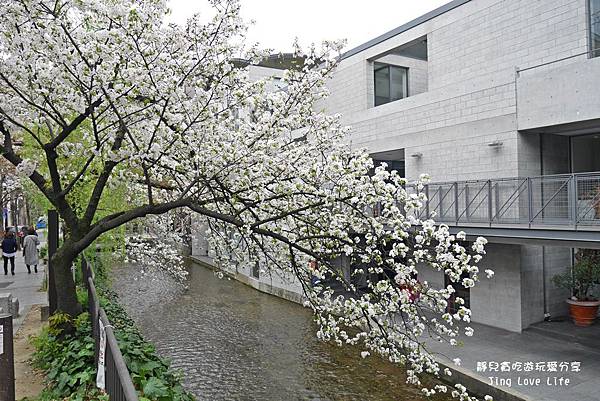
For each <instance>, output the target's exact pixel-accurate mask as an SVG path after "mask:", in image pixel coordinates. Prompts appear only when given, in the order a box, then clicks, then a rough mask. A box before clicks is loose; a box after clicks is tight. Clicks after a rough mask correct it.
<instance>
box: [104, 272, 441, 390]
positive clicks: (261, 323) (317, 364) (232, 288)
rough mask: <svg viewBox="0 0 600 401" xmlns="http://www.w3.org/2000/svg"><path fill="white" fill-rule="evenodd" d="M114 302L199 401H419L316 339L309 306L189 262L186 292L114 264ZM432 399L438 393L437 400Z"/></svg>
mask: <svg viewBox="0 0 600 401" xmlns="http://www.w3.org/2000/svg"><path fill="white" fill-rule="evenodd" d="M114 276H115V279H114V283H113V287H114V289H115V290H116V291H117V293H118V294H119V295H120V297H121V301H122V302H123V304H124V305H125V307H126V308H127V310H128V311H129V312H130V314H131V315H132V317H133V318H134V319H135V320H136V322H137V323H138V324H139V326H140V328H141V330H142V332H143V334H144V335H145V337H146V338H147V339H148V340H150V341H152V342H153V343H154V344H155V345H156V347H157V349H158V351H159V353H160V354H161V355H162V356H164V357H167V358H168V359H170V360H171V361H172V366H173V367H175V368H177V369H180V370H181V371H182V372H183V374H184V385H185V387H186V388H187V389H188V390H189V391H191V392H192V393H193V394H194V395H195V396H196V397H197V399H198V400H208V401H213V400H214V401H217V400H240V401H245V400H248V401H250V400H257V401H271V400H272V401H296V400H298V401H300V400H302V401H308V400H311V401H392V400H394V401H399V400H400V401H409V400H410V401H418V400H422V399H423V400H424V399H426V398H425V397H423V396H421V394H420V392H419V391H418V389H416V388H414V387H412V386H408V385H406V384H405V383H404V381H405V375H404V374H403V372H402V370H401V369H400V368H399V367H397V366H394V365H392V364H390V363H387V362H386V361H383V360H381V359H378V358H373V357H371V358H365V359H363V358H361V356H360V350H359V349H357V348H353V347H336V346H334V345H331V344H327V343H323V342H321V341H318V340H317V339H316V336H315V333H316V325H315V324H314V323H313V321H312V318H311V313H310V311H309V310H308V309H306V308H304V307H302V306H300V305H297V304H294V303H291V302H288V301H285V300H281V299H279V298H276V297H273V296H270V295H267V294H263V293H260V292H258V291H256V290H254V289H252V288H250V287H247V286H245V285H244V284H241V283H239V282H237V281H235V280H228V279H226V278H225V279H219V278H218V277H216V276H215V275H214V273H213V272H212V271H210V270H207V269H205V268H203V267H197V266H195V267H192V268H190V276H189V283H188V286H189V287H188V289H187V290H184V289H182V288H181V287H180V286H178V285H177V284H175V283H174V282H173V281H172V280H171V279H170V278H169V277H167V276H163V277H161V276H157V277H154V278H149V277H148V276H144V275H142V274H141V273H140V271H139V269H136V268H133V267H122V268H119V269H116V271H115V275H114ZM436 399H438V400H439V398H437V397H436Z"/></svg>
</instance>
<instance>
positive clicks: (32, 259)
mask: <svg viewBox="0 0 600 401" xmlns="http://www.w3.org/2000/svg"><path fill="white" fill-rule="evenodd" d="M39 244H40V240H39V238H38V236H37V233H36V232H35V228H33V227H29V229H28V234H27V236H26V237H25V239H23V256H24V258H25V265H26V266H27V273H29V274H31V266H33V268H34V269H35V272H36V273H37V272H38V270H37V265H38V263H39V257H38V245H39Z"/></svg>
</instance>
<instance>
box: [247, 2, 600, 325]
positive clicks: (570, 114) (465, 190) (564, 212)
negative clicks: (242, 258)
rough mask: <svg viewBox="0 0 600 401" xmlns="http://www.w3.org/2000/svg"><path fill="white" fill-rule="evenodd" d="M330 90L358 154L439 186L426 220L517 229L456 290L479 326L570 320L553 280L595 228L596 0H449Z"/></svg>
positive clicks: (346, 67)
mask: <svg viewBox="0 0 600 401" xmlns="http://www.w3.org/2000/svg"><path fill="white" fill-rule="evenodd" d="M328 86H329V89H330V92H331V95H330V97H329V98H328V99H326V100H325V101H323V102H322V103H321V104H319V105H318V107H319V108H321V109H324V110H325V111H326V112H328V113H339V114H340V115H341V116H342V120H343V122H344V123H345V124H346V125H349V126H351V132H350V135H349V138H348V140H349V141H350V142H351V144H352V146H354V147H364V148H366V149H367V150H368V151H369V153H370V154H371V155H372V157H373V159H374V160H375V161H385V162H386V163H388V165H390V166H391V167H392V168H394V169H397V170H399V171H400V172H403V173H404V174H405V176H406V177H407V178H408V179H409V180H413V179H416V178H418V177H419V176H420V174H422V173H427V174H428V175H429V176H430V177H431V180H432V181H433V182H434V183H444V184H437V185H432V186H431V189H430V190H431V193H429V194H428V195H429V197H430V205H428V213H431V214H432V215H433V216H434V218H435V217H436V216H437V217H438V220H440V221H448V222H452V223H453V225H454V226H456V227H457V229H458V228H460V227H462V226H463V225H464V226H466V227H469V229H471V231H472V233H473V234H475V233H478V232H479V231H477V228H478V227H479V228H480V229H481V228H484V227H487V228H490V227H500V224H497V223H504V224H503V225H502V226H501V227H500V228H503V229H506V228H507V227H508V228H511V229H512V231H510V230H509V231H510V232H509V231H503V234H502V235H499V234H498V235H497V238H496V237H494V236H495V234H494V233H492V237H493V238H492V240H490V244H489V245H488V248H487V252H488V254H487V256H486V258H485V259H484V262H485V263H484V264H485V266H486V268H487V267H489V268H492V269H493V270H495V272H496V275H495V278H494V279H493V280H489V281H488V280H483V281H482V282H481V283H480V284H479V285H478V286H477V287H476V288H474V289H471V291H470V292H469V291H467V292H466V293H465V294H464V295H465V296H466V297H468V301H469V303H470V307H471V309H472V312H473V320H474V321H476V322H480V323H484V324H488V325H491V326H495V327H500V328H503V329H507V330H511V331H517V332H520V331H521V330H523V329H525V328H527V327H528V326H530V325H531V324H534V323H536V322H539V321H542V320H544V318H545V317H546V318H547V317H549V316H550V317H553V316H560V315H565V314H566V312H567V309H566V304H565V302H564V300H565V298H567V296H568V295H569V294H567V293H565V292H564V291H563V290H559V289H557V288H555V286H554V285H553V284H552V282H551V277H552V276H553V275H555V274H556V273H559V272H563V271H564V270H565V269H567V268H568V267H569V266H570V265H571V263H572V260H573V252H574V248H577V247H578V246H582V244H583V243H585V244H588V245H589V244H592V245H593V244H594V243H595V242H596V240H597V237H596V234H597V232H596V229H597V228H599V227H600V225H598V226H596V225H595V224H596V223H599V222H600V220H598V219H600V216H598V215H597V214H596V208H595V205H596V204H597V203H594V202H596V200H600V197H599V198H598V199H597V195H600V178H599V177H597V176H596V175H595V174H593V173H594V172H598V171H600V0H454V1H452V2H450V3H448V4H446V5H445V6H442V7H440V8H438V9H436V10H434V11H432V12H430V13H428V14H426V15H424V16H422V17H420V18H417V19H416V20H414V21H411V22H409V23H407V24H405V25H403V26H400V27H398V28H396V29H394V30H392V31H390V32H387V33H385V34H383V35H381V36H379V37H377V38H374V39H373V40H371V41H369V42H367V43H365V44H363V45H361V46H358V47H357V48H355V49H352V50H350V51H348V52H347V53H345V54H344V55H343V56H342V59H341V60H340V63H339V66H338V67H337V69H336V72H335V74H334V76H333V77H332V79H331V80H330V82H329V83H328ZM584 173H585V174H584ZM587 173H591V174H587ZM550 175H551V176H552V177H548V176H550ZM509 177H515V178H513V179H511V180H507V179H506V180H505V178H509ZM542 177H544V178H542ZM577 185H579V187H578V186H577ZM596 190H597V191H596ZM469 194H470V195H469ZM598 209H600V208H598ZM584 221H585V222H586V224H585V226H584V227H582V224H581V223H582V222H584ZM463 223H464V224H463ZM524 223H526V224H524ZM550 223H555V224H554V228H556V230H555V231H548V230H549V227H550V225H551V224H550ZM578 224H579V225H578ZM538 226H543V228H544V229H543V230H541V231H543V233H541V231H539V232H538V231H535V232H536V235H537V234H539V235H541V237H535V236H534V235H533V232H534V231H532V229H535V228H539V227H538ZM498 232H499V231H498ZM468 233H469V232H468ZM511 233H512V234H511ZM540 233H541V234H540ZM556 233H558V234H556ZM581 233H584V234H585V235H584V237H585V238H587V242H582V241H578V239H581V238H583V237H581V235H583V234H581ZM544 235H545V237H544ZM586 235H587V236H586ZM578 236H579V237H578ZM534 237H535V238H534ZM542 237H543V238H542ZM540 238H542V239H540ZM488 239H489V238H488ZM558 239H560V241H559V240H558ZM250 275H251V272H250ZM420 279H421V280H427V281H428V282H430V283H434V284H436V285H439V286H443V285H444V284H445V278H444V275H443V273H440V272H434V271H428V270H427V269H422V271H421V272H420ZM259 280H260V278H259ZM277 280H278V281H277V283H279V281H281V280H280V279H279V278H277ZM284 281H285V280H284ZM277 283H275V284H273V282H272V284H273V285H277ZM286 285H287V284H286ZM294 288H296V287H294V285H293V284H291V287H286V289H288V290H290V291H294Z"/></svg>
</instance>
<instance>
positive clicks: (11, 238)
mask: <svg viewBox="0 0 600 401" xmlns="http://www.w3.org/2000/svg"><path fill="white" fill-rule="evenodd" d="M1 247H2V259H4V275H5V276H6V275H7V274H8V262H9V261H10V272H11V273H12V275H13V276H14V275H15V255H16V254H17V240H16V239H15V234H14V233H13V232H12V231H7V232H6V234H5V235H4V239H3V240H2V245H1Z"/></svg>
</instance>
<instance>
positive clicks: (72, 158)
mask: <svg viewBox="0 0 600 401" xmlns="http://www.w3.org/2000/svg"><path fill="white" fill-rule="evenodd" d="M211 4H212V6H213V8H214V10H215V11H216V16H215V17H214V18H213V19H212V20H211V21H210V22H208V23H201V19H200V17H199V16H194V17H192V18H191V19H189V20H188V22H187V23H186V24H185V26H178V25H167V24H166V23H165V22H164V21H165V16H166V15H167V14H168V10H167V7H166V1H165V0H118V1H117V0H103V1H102V0H0V7H1V8H2V10H3V18H2V19H1V20H0V132H1V133H2V135H3V141H1V142H2V145H1V146H0V149H1V151H2V154H3V156H4V158H5V159H6V160H8V161H9V162H10V163H11V164H13V165H14V166H15V167H16V168H17V170H18V171H19V172H20V173H21V174H22V175H24V176H26V177H29V179H30V180H31V182H33V183H34V184H35V186H36V187H37V189H38V190H39V191H40V192H41V193H42V194H43V195H44V196H45V197H46V198H47V199H48V201H49V202H50V203H51V204H52V205H53V207H55V208H56V209H57V210H58V212H59V214H60V216H61V217H62V219H63V220H64V223H65V226H66V229H67V232H66V237H65V239H64V242H63V243H62V245H61V246H60V248H59V249H58V251H57V253H56V254H55V255H54V257H53V259H52V266H53V268H54V274H55V281H56V284H57V289H58V294H57V295H58V299H57V303H58V308H59V309H60V310H62V311H64V312H66V313H69V314H73V315H74V314H77V313H78V312H79V311H80V310H81V307H80V305H79V304H78V303H77V299H76V294H75V285H74V283H73V279H72V275H71V274H70V267H71V265H72V262H73V261H74V260H75V258H76V257H77V255H79V254H80V253H81V252H82V251H83V250H84V249H86V247H88V246H89V245H90V244H92V243H93V241H94V240H96V239H97V238H98V237H99V236H101V235H102V234H104V233H106V232H108V231H110V230H112V229H114V228H116V227H119V226H122V225H124V224H127V223H128V222H131V221H133V220H135V219H140V218H145V217H148V216H159V215H163V214H165V213H167V212H169V211H172V210H175V209H182V210H186V211H188V212H193V213H195V214H199V215H201V216H203V218H205V219H206V220H207V221H208V224H209V226H210V231H209V234H208V235H209V237H210V241H211V244H212V246H213V247H214V248H215V249H216V250H217V251H218V252H217V253H218V254H219V255H220V260H219V262H220V263H222V264H231V263H259V264H260V265H261V266H263V268H265V269H272V270H277V271H281V272H287V273H289V274H293V275H294V276H295V277H297V279H298V280H299V281H300V283H301V284H302V286H303V289H304V292H305V295H306V299H307V306H309V307H311V308H312V309H313V310H314V312H315V314H316V316H317V321H318V323H319V326H320V329H319V333H318V335H319V336H320V337H321V338H323V339H325V340H332V341H335V342H337V343H338V344H342V343H348V344H357V345H358V346H360V347H361V349H362V350H363V355H365V356H366V355H368V354H369V353H374V354H380V355H383V356H384V357H386V358H388V359H389V360H391V361H393V362H399V363H403V364H405V365H406V366H407V368H408V372H409V381H411V382H412V383H415V384H419V383H420V381H419V376H420V375H421V374H422V373H424V372H427V373H432V374H439V373H440V367H439V365H438V364H437V363H436V361H435V359H434V358H433V357H432V356H431V355H430V354H429V353H428V352H426V351H427V346H426V343H425V342H424V336H425V335H430V336H432V337H433V340H436V341H447V342H448V343H450V344H451V345H455V344H456V343H457V337H458V335H459V333H460V332H461V330H462V329H461V328H460V326H459V322H464V323H465V324H468V322H469V321H470V311H469V309H468V308H466V307H464V306H461V307H460V308H459V309H458V311H457V312H456V313H454V314H450V313H447V312H446V309H447V304H448V299H449V298H450V297H452V296H453V293H454V288H453V286H452V285H450V286H448V287H447V288H435V287H434V286H432V285H429V284H428V283H427V282H420V281H419V280H418V279H417V269H418V268H419V269H420V268H422V267H423V268H433V269H436V270H439V271H443V272H444V273H445V274H446V275H447V276H448V277H449V279H450V281H451V282H452V283H461V284H462V285H463V286H465V287H472V286H473V285H475V283H476V282H477V280H478V275H479V269H478V267H477V264H478V262H479V261H480V260H481V258H482V255H483V254H484V249H483V246H484V245H485V240H484V239H478V240H477V241H475V242H473V243H467V242H466V241H465V237H464V235H462V234H460V235H458V236H456V237H455V236H453V235H451V234H450V233H449V230H448V227H445V226H443V225H436V224H435V223H434V222H433V221H432V220H428V219H422V218H420V216H421V214H422V213H421V208H422V206H423V203H424V201H425V196H424V194H423V192H422V191H421V189H422V188H423V185H424V182H425V181H424V180H425V178H424V179H423V180H420V181H419V182H416V183H411V184H410V185H409V184H407V182H406V180H405V179H404V178H402V177H400V176H399V175H398V173H397V172H396V171H389V170H387V169H386V167H385V166H381V167H377V168H376V169H375V170H374V171H375V173H374V174H370V173H369V172H370V171H373V161H372V160H371V159H370V157H369V156H368V154H367V153H366V152H365V151H364V150H356V149H351V147H350V146H349V145H348V144H347V140H346V136H347V130H346V128H344V127H343V126H341V124H340V122H339V118H338V116H330V115H327V114H324V113H322V112H319V111H318V109H317V107H315V102H317V101H318V100H320V99H322V98H323V97H325V96H326V95H327V89H326V86H325V83H326V80H327V78H328V77H329V76H330V74H331V72H332V71H333V69H334V68H335V65H336V59H337V56H338V55H339V50H340V46H339V44H337V43H331V42H325V43H324V44H323V46H322V48H321V49H317V48H314V47H313V48H310V49H308V50H307V51H305V52H302V51H301V50H300V49H297V54H296V56H297V57H299V58H300V59H302V60H303V63H302V65H300V66H299V67H298V68H295V69H291V70H288V71H286V72H285V74H284V76H283V78H282V84H281V85H280V87H281V88H283V89H282V90H277V91H268V90H267V89H266V87H267V81H266V80H261V81H257V82H252V81H250V80H249V79H248V71H247V69H245V68H240V67H239V66H236V63H235V62H234V60H236V59H239V58H242V59H245V60H247V62H248V63H250V64H252V63H257V62H258V61H259V60H260V59H261V58H262V57H264V56H265V55H266V54H267V53H265V52H261V51H258V50H257V49H255V48H245V47H244V46H243V43H244V33H245V28H244V22H243V21H242V20H241V18H240V16H239V7H240V5H239V3H238V1H236V0H212V1H211ZM16 141H25V142H27V143H28V144H29V151H28V152H27V153H24V152H21V151H20V150H19V149H17V148H16V147H15V146H14V143H15V142H16ZM123 186H125V187H126V188H127V191H126V192H125V193H123V195H122V196H123V197H124V198H125V201H126V202H124V203H123V205H124V206H119V207H118V209H119V210H116V211H113V212H111V213H108V214H106V213H104V214H102V213H100V211H101V210H100V209H102V208H101V205H102V203H103V202H106V200H107V199H109V198H110V194H111V193H112V192H113V191H115V190H116V189H117V188H122V187H123ZM75 193H77V197H76V198H77V200H78V201H77V202H76V201H75V195H74V194H75ZM82 197H83V198H84V199H85V202H83V205H82V204H81V202H80V200H81V199H82ZM374 206H376V207H377V210H378V211H379V213H376V214H374V213H373V212H372V210H373V207H374ZM137 249H139V250H140V252H141V251H148V252H159V253H160V252H161V248H158V249H156V248H154V247H151V246H150V247H149V246H146V245H143V244H138V246H137ZM140 260H143V258H141V257H140ZM340 261H347V262H348V264H349V265H350V266H354V267H355V268H354V270H352V272H351V274H350V276H349V275H348V274H347V271H346V273H345V272H344V271H343V269H340V268H338V267H336V266H338V265H339V262H340ZM488 274H489V275H491V274H492V273H491V271H488ZM315 278H317V279H318V280H314V279H315ZM358 281H361V282H363V284H364V285H363V286H362V287H361V286H358V285H357V282H358ZM311 283H312V284H315V285H311ZM332 283H336V286H337V287H336V288H337V290H336V291H334V290H333V289H332V287H333V285H330V284H332ZM340 289H341V293H340ZM455 302H456V303H457V304H459V305H460V304H461V302H462V300H461V299H460V298H456V300H455ZM464 331H465V333H466V334H467V335H470V334H472V330H471V329H470V328H468V327H467V328H466V329H465V330H464ZM445 390H446V388H445V387H443V386H438V387H437V388H434V389H426V390H424V391H425V392H426V393H428V394H431V393H432V392H436V391H445ZM454 391H455V392H456V393H455V395H456V396H461V397H463V398H464V397H466V395H465V394H466V393H465V391H464V388H462V387H461V386H459V387H457V388H456V389H455V390H454Z"/></svg>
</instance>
